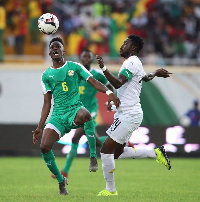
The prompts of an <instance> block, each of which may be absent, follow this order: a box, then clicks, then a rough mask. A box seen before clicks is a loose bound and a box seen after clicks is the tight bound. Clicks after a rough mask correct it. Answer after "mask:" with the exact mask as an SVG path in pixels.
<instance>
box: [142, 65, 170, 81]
mask: <svg viewBox="0 0 200 202" xmlns="http://www.w3.org/2000/svg"><path fill="white" fill-rule="evenodd" d="M170 74H172V73H171V72H168V71H167V70H166V69H163V68H161V69H157V70H156V71H154V72H150V73H147V74H146V76H144V77H143V78H142V80H143V81H145V82H148V81H151V80H152V79H153V78H154V77H156V76H157V77H163V78H167V77H170Z"/></svg>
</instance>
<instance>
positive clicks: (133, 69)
mask: <svg viewBox="0 0 200 202" xmlns="http://www.w3.org/2000/svg"><path fill="white" fill-rule="evenodd" d="M123 67H124V69H128V70H129V71H130V72H131V73H132V75H133V76H134V75H136V74H137V73H138V68H137V65H136V64H134V61H131V60H126V61H125V62H124V64H123Z"/></svg>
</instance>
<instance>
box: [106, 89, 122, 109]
mask: <svg viewBox="0 0 200 202" xmlns="http://www.w3.org/2000/svg"><path fill="white" fill-rule="evenodd" d="M113 102H114V103H113ZM112 104H114V105H115V106H116V108H117V109H118V108H119V105H120V104H121V102H120V100H119V98H118V97H117V96H116V95H115V94H114V93H111V94H109V96H108V106H109V107H110V108H111V106H112ZM110 105H111V106H110ZM107 108H108V107H107Z"/></svg>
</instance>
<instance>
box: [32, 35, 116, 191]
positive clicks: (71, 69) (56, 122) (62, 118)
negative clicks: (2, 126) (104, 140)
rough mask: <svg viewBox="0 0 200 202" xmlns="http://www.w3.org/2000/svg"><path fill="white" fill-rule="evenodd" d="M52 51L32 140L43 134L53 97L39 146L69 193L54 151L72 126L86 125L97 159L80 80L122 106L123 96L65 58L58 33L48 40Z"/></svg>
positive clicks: (48, 163)
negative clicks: (115, 93)
mask: <svg viewBox="0 0 200 202" xmlns="http://www.w3.org/2000/svg"><path fill="white" fill-rule="evenodd" d="M49 55H50V57H51V58H52V63H53V64H52V66H51V67H49V68H48V69H47V70H46V71H44V72H43V74H42V82H41V83H42V87H43V93H44V103H43V107H42V112H41V118H40V121H39V123H38V126H37V128H36V130H34V131H32V133H33V144H36V143H37V142H38V139H39V137H40V136H41V134H42V129H43V126H44V124H45V122H46V119H47V117H48V115H49V112H50V108H51V100H52V97H53V99H54V107H53V112H52V115H51V117H50V119H49V121H48V123H47V124H46V126H45V128H44V131H43V134H42V140H41V144H40V150H41V152H42V157H43V159H44V161H45V162H46V165H47V167H48V168H49V170H50V171H51V172H52V174H54V175H55V177H56V179H57V181H58V183H59V189H60V194H61V195H66V194H68V192H67V189H66V186H65V185H66V184H67V181H68V180H67V178H66V177H64V176H63V175H62V174H61V172H60V170H59V169H58V167H57V164H56V161H55V156H54V154H53V151H52V148H53V145H54V143H55V142H56V141H58V140H59V138H60V137H62V136H63V135H64V134H65V133H68V132H69V131H70V130H71V129H72V128H78V127H83V126H84V130H85V133H86V136H87V138H88V143H89V147H90V158H92V159H95V160H96V139H95V131H94V121H93V119H92V117H91V115H90V113H89V111H88V110H87V109H86V108H84V106H83V104H82V103H81V101H80V94H79V83H80V81H81V80H85V81H87V82H88V83H90V84H91V85H92V86H93V87H94V88H96V89H97V90H98V91H100V92H102V93H106V94H107V95H108V102H111V101H113V102H114V103H115V104H116V107H119V104H120V100H119V98H117V97H116V96H115V95H114V93H113V92H112V91H110V90H108V88H107V87H105V86H104V85H103V84H102V83H100V82H99V81H97V80H96V79H94V78H93V76H92V74H91V73H90V72H89V71H88V70H87V69H86V68H85V67H84V66H82V65H81V64H79V63H76V62H71V61H65V59H64V56H65V51H64V43H63V41H62V39H61V38H59V37H56V38H53V39H52V40H51V42H50V44H49ZM91 143H92V144H91ZM93 157H94V158H93ZM90 162H91V161H90ZM96 162H97V161H96ZM91 167H92V166H91Z"/></svg>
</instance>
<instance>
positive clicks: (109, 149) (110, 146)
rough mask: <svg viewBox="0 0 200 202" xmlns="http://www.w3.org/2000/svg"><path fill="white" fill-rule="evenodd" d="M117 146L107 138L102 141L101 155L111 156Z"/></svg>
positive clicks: (117, 144)
mask: <svg viewBox="0 0 200 202" xmlns="http://www.w3.org/2000/svg"><path fill="white" fill-rule="evenodd" d="M118 146H119V143H117V142H116V141H114V140H113V139H112V138H110V137H109V136H108V137H107V138H106V140H105V141H104V143H103V145H102V148H101V153H104V154H113V153H114V151H115V149H116V148H117V147H118Z"/></svg>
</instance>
